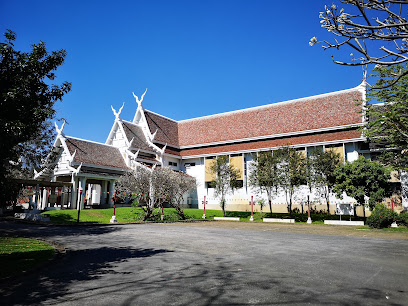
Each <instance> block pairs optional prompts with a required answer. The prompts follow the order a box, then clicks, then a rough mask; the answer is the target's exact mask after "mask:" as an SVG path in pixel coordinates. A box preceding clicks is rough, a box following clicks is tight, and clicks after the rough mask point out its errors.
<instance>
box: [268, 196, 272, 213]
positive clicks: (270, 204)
mask: <svg viewBox="0 0 408 306" xmlns="http://www.w3.org/2000/svg"><path fill="white" fill-rule="evenodd" d="M268 202H269V210H270V212H271V217H272V201H271V200H269V199H268Z"/></svg>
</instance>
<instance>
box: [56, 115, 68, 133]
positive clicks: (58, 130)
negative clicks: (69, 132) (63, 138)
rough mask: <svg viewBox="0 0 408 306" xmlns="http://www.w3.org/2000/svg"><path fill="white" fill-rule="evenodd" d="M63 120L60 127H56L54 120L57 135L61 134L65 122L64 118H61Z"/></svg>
mask: <svg viewBox="0 0 408 306" xmlns="http://www.w3.org/2000/svg"><path fill="white" fill-rule="evenodd" d="M62 120H63V121H64V122H63V123H62V125H61V128H60V129H59V128H58V125H57V122H56V121H54V125H55V129H56V130H57V133H58V136H59V135H62V131H63V130H64V126H65V123H66V122H67V121H66V120H65V119H62Z"/></svg>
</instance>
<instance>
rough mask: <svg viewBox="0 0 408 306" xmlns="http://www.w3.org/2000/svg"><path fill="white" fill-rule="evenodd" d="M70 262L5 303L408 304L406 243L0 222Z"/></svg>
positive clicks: (56, 264)
mask: <svg viewBox="0 0 408 306" xmlns="http://www.w3.org/2000/svg"><path fill="white" fill-rule="evenodd" d="M0 230H1V231H2V232H3V233H4V232H7V233H8V234H12V235H13V234H17V233H18V234H19V235H24V236H31V237H40V238H42V239H44V240H47V241H53V242H54V243H57V244H59V245H63V246H64V247H65V254H61V255H59V256H57V257H56V259H55V260H53V261H52V262H50V263H49V264H47V265H45V266H43V267H42V268H41V269H39V270H36V271H35V272H31V273H28V274H27V275H25V276H23V277H20V278H18V279H16V280H13V281H9V282H7V283H2V284H0V285H1V287H0V288H1V289H0V304H1V305H14V304H16V305H64V306H65V305H248V304H250V305H251V304H254V305H285V304H289V305H305V304H310V305H408V241H407V240H392V239H378V238H371V237H347V236H335V235H332V236H327V235H316V234H304V233H290V232H283V231H273V230H250V229H247V228H241V227H240V225H238V224H237V225H236V226H234V228H231V227H226V228H223V227H222V226H221V227H220V226H217V227H212V226H208V224H207V225H206V226H200V225H197V224H195V225H194V226H189V225H174V224H131V225H117V226H92V227H90V226H81V227H57V226H38V225H26V224H14V223H9V222H0Z"/></svg>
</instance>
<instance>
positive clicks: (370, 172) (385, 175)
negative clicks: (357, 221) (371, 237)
mask: <svg viewBox="0 0 408 306" xmlns="http://www.w3.org/2000/svg"><path fill="white" fill-rule="evenodd" d="M334 174H335V176H336V185H335V186H334V188H333V191H334V192H335V193H336V194H337V196H338V197H339V198H340V199H342V198H343V192H345V193H346V195H347V196H349V197H352V198H354V199H355V200H356V201H357V203H358V205H362V206H364V205H365V197H368V198H369V202H368V203H369V206H370V208H373V207H374V206H375V204H377V203H379V202H381V201H382V200H383V199H384V198H385V197H387V196H389V195H390V193H391V189H390V184H389V182H388V181H389V179H390V170H388V169H387V168H386V167H384V166H383V165H382V164H380V163H378V162H375V161H371V160H369V159H366V158H364V156H360V157H359V158H358V159H357V160H356V161H354V162H351V163H350V162H347V163H345V164H344V165H341V166H339V167H338V168H337V169H336V170H335V172H334Z"/></svg>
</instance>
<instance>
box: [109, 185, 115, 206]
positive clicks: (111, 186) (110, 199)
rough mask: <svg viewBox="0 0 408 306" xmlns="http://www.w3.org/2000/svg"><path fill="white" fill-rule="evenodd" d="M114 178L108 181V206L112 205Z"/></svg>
mask: <svg viewBox="0 0 408 306" xmlns="http://www.w3.org/2000/svg"><path fill="white" fill-rule="evenodd" d="M114 193H115V180H110V181H109V196H108V204H109V207H113V201H112V197H113V196H114V195H115V194H114Z"/></svg>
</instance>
